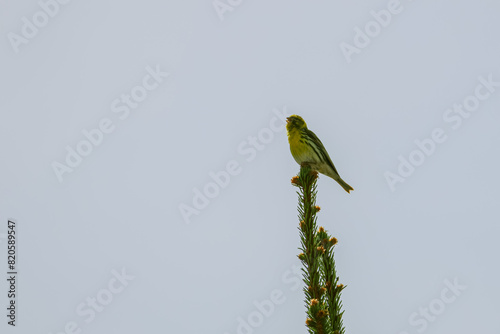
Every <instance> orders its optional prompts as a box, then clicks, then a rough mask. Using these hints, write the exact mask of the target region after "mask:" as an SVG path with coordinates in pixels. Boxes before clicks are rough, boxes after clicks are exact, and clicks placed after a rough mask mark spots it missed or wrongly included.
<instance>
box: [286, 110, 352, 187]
mask: <svg viewBox="0 0 500 334" xmlns="http://www.w3.org/2000/svg"><path fill="white" fill-rule="evenodd" d="M286 123H287V124H286V130H287V132H288V142H289V143H290V151H291V152H292V156H293V158H294V159H295V161H297V163H298V164H299V165H301V166H302V165H304V164H306V165H309V166H311V168H312V169H313V170H316V171H318V172H320V173H321V174H324V175H326V176H329V177H331V178H332V179H334V180H335V181H337V182H338V183H339V184H340V185H341V186H342V188H344V190H345V191H347V192H350V191H351V190H354V189H353V188H352V187H351V186H350V185H348V184H347V183H345V181H344V180H342V179H341V178H340V175H339V173H338V172H337V170H336V169H335V166H334V165H333V162H332V159H330V156H329V155H328V152H327V151H326V149H325V147H324V146H323V143H321V141H320V140H319V138H318V137H317V136H316V135H315V134H314V132H312V131H311V130H309V129H308V128H307V124H306V122H304V120H303V119H302V117H300V116H298V115H292V116H290V117H287V119H286Z"/></svg>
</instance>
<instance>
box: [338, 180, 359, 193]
mask: <svg viewBox="0 0 500 334" xmlns="http://www.w3.org/2000/svg"><path fill="white" fill-rule="evenodd" d="M335 181H337V182H338V183H339V184H340V185H341V186H342V188H344V190H345V191H347V192H348V193H349V192H350V191H351V190H354V189H353V188H352V187H351V186H350V185H348V184H347V183H346V182H345V181H344V180H342V179H341V178H340V177H339V178H338V179H336V180H335Z"/></svg>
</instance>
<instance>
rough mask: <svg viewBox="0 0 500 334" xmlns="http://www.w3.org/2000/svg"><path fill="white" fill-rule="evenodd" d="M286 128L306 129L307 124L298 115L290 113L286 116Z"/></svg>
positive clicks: (290, 129)
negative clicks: (290, 114)
mask: <svg viewBox="0 0 500 334" xmlns="http://www.w3.org/2000/svg"><path fill="white" fill-rule="evenodd" d="M286 129H287V131H288V132H290V131H292V130H302V129H307V124H306V122H304V120H303V119H302V117H300V116H299V115H292V116H290V117H287V118H286Z"/></svg>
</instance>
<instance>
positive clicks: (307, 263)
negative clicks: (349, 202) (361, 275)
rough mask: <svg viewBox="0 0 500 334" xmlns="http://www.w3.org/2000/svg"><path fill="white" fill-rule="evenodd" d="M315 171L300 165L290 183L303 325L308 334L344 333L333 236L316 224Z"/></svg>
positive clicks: (340, 288)
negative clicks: (294, 207) (294, 199)
mask: <svg viewBox="0 0 500 334" xmlns="http://www.w3.org/2000/svg"><path fill="white" fill-rule="evenodd" d="M317 179H318V173H317V172H315V171H313V170H311V168H310V167H309V166H307V165H303V166H301V168H300V172H299V175H298V176H295V177H294V178H293V179H292V184H293V185H295V186H297V187H298V188H299V191H297V194H298V195H299V205H298V211H299V221H300V224H299V231H300V241H301V247H300V248H299V249H300V250H301V251H302V253H300V254H299V255H298V257H299V259H300V260H301V262H302V265H303V268H302V272H303V281H304V283H305V287H304V293H305V300H304V302H305V304H306V314H307V320H306V325H307V328H308V330H309V333H311V334H344V333H345V328H344V325H343V322H342V315H343V313H344V311H342V310H341V309H342V302H341V300H340V295H341V292H342V290H343V289H344V288H345V286H344V285H342V284H339V278H338V276H337V272H336V268H335V260H334V258H333V254H334V253H333V250H334V247H335V245H336V244H337V239H336V238H333V237H331V236H330V235H329V234H328V233H327V231H326V230H325V229H324V228H323V227H320V228H317V224H316V220H317V217H316V215H317V213H318V212H319V211H320V207H319V206H316V194H317V189H316V181H317Z"/></svg>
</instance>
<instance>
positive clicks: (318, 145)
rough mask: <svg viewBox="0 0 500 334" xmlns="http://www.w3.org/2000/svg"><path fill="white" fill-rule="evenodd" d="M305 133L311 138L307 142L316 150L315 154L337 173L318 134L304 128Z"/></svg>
mask: <svg viewBox="0 0 500 334" xmlns="http://www.w3.org/2000/svg"><path fill="white" fill-rule="evenodd" d="M304 130H305V133H306V135H307V136H308V137H309V138H311V142H308V145H309V146H311V148H312V149H313V150H314V151H315V152H316V154H317V155H318V156H319V157H321V159H322V160H323V161H325V162H326V163H327V164H328V165H329V166H330V167H331V168H332V169H333V170H334V171H335V173H337V174H339V172H337V169H336V168H335V165H334V164H333V162H332V159H330V156H329V155H328V152H327V151H326V149H325V146H323V143H322V142H321V140H319V138H318V136H316V135H315V134H314V132H312V131H311V130H309V129H304Z"/></svg>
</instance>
